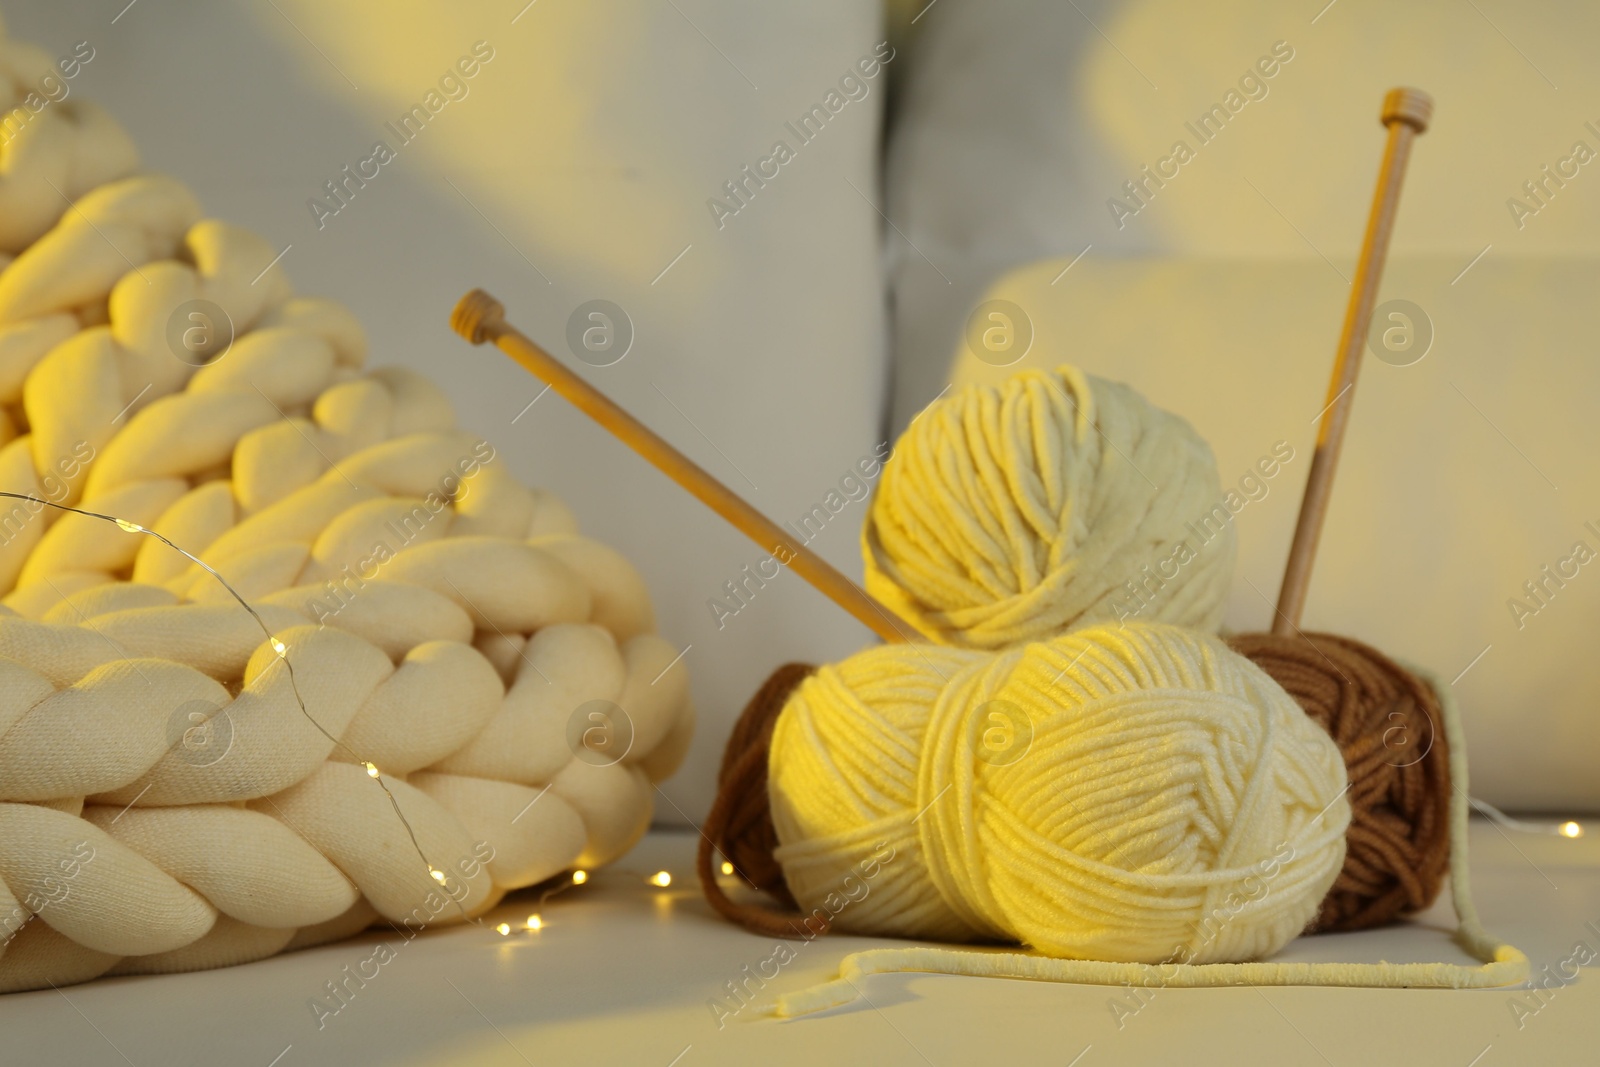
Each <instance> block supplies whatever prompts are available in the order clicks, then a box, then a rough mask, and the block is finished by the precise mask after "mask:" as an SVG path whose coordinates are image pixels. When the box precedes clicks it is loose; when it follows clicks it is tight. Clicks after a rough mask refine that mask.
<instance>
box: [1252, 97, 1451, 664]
mask: <svg viewBox="0 0 1600 1067" xmlns="http://www.w3.org/2000/svg"><path fill="white" fill-rule="evenodd" d="M1432 115H1433V98H1432V97H1430V96H1429V95H1428V94H1427V93H1425V92H1423V91H1422V90H1420V89H1391V90H1389V93H1388V95H1387V96H1385V97H1384V98H1383V112H1382V114H1381V116H1380V117H1381V118H1382V121H1383V124H1384V125H1385V126H1387V127H1388V128H1389V141H1388V144H1387V146H1385V148H1384V150H1383V164H1382V166H1381V167H1379V169H1378V188H1377V191H1376V192H1375V193H1374V194H1373V197H1372V213H1371V214H1370V215H1369V216H1368V217H1367V232H1366V236H1365V237H1364V238H1363V239H1362V242H1361V258H1360V260H1359V261H1358V262H1357V263H1356V277H1355V281H1354V282H1353V283H1352V284H1351V286H1350V305H1349V307H1347V308H1346V309H1345V313H1344V332H1343V333H1342V334H1340V336H1339V348H1338V351H1337V352H1336V353H1335V355H1334V362H1333V380H1332V381H1331V382H1330V383H1329V384H1328V406H1327V407H1326V408H1324V409H1323V412H1322V425H1321V426H1320V428H1319V429H1318V430H1317V449H1316V452H1315V453H1314V454H1313V455H1312V457H1311V471H1310V473H1309V474H1308V475H1307V476H1306V492H1305V497H1304V498H1303V499H1302V500H1301V501H1300V519H1299V522H1297V523H1296V524H1295V528H1294V541H1293V542H1292V543H1291V544H1290V546H1289V563H1288V566H1286V567H1285V568H1284V572H1283V589H1282V590H1281V591H1280V592H1279V594H1278V610H1277V614H1276V616H1275V617H1274V618H1273V620H1272V632H1273V633H1275V634H1277V635H1279V636H1280V637H1287V636H1289V635H1290V634H1293V633H1297V632H1298V631H1299V629H1300V615H1301V612H1302V611H1303V610H1304V609H1305V603H1306V588H1307V586H1309V585H1310V584H1311V563H1312V560H1313V559H1314V558H1315V556H1316V554H1317V540H1318V539H1319V538H1320V537H1321V536H1322V523H1323V519H1324V518H1326V517H1327V513H1328V496H1329V494H1330V493H1331V492H1332V491H1333V474H1334V469H1335V468H1336V467H1337V466H1338V465H1339V449H1340V448H1341V447H1342V446H1343V445H1344V432H1345V427H1346V426H1347V425H1348V424H1349V421H1350V406H1351V403H1352V401H1353V400H1354V399H1355V388H1356V372H1357V371H1359V370H1360V369H1361V349H1362V347H1363V346H1364V345H1365V344H1366V343H1367V330H1368V327H1369V326H1370V325H1371V323H1372V305H1373V302H1374V301H1376V300H1377V297H1378V283H1379V282H1380V281H1381V280H1382V278H1383V264H1384V260H1385V259H1386V258H1387V257H1388V254H1389V234H1390V232H1391V231H1392V230H1393V229H1394V217H1395V212H1396V211H1397V210H1398V209H1399V206H1400V183H1401V182H1402V181H1403V180H1404V179H1405V176H1406V161H1407V160H1408V159H1409V158H1410V156H1411V142H1412V140H1413V139H1414V138H1415V137H1416V135H1417V134H1419V133H1422V132H1423V131H1425V130H1426V129H1427V128H1428V120H1429V119H1430V118H1431V117H1432Z"/></svg>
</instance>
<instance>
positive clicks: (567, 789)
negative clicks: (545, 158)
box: [0, 37, 693, 991]
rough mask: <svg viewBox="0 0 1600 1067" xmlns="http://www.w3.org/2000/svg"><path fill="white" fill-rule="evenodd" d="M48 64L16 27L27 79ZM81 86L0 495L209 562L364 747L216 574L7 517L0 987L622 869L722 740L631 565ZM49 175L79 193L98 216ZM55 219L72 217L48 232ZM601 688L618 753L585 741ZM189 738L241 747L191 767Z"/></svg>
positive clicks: (27, 332)
mask: <svg viewBox="0 0 1600 1067" xmlns="http://www.w3.org/2000/svg"><path fill="white" fill-rule="evenodd" d="M19 50H20V51H19ZM27 54H28V53H27V50H26V49H25V48H24V47H23V46H19V45H16V44H14V43H12V42H8V41H6V40H4V38H3V37H0V94H3V92H15V85H16V84H17V82H18V79H19V77H20V75H18V73H17V70H18V68H17V67H16V57H17V56H18V55H25V56H26V55H27ZM36 59H37V56H34V57H33V58H32V59H31V60H30V62H33V61H35V60H36ZM7 64H11V65H10V66H8V65H7ZM35 65H36V64H35ZM72 102H73V104H74V108H73V109H71V110H69V109H67V108H66V106H65V105H64V104H61V105H56V104H53V105H51V107H49V108H47V109H45V110H44V111H43V112H41V113H40V115H38V116H37V117H36V118H35V120H34V124H33V126H31V127H30V128H31V129H33V130H34V131H35V132H34V133H32V134H30V135H29V136H31V137H33V138H34V139H35V140H36V141H37V142H38V144H36V145H35V146H34V148H32V149H29V148H28V144H30V143H32V142H27V143H25V142H23V141H22V140H21V139H18V140H17V141H16V142H14V143H13V144H10V145H6V146H0V154H4V156H5V159H4V162H5V164H6V166H5V167H4V168H0V171H3V173H4V175H5V176H4V178H3V179H0V218H3V219H4V220H5V222H4V224H0V248H7V249H18V248H22V246H23V245H25V244H26V243H27V241H29V240H33V243H32V244H31V245H27V247H26V248H25V249H24V250H22V251H21V254H20V255H18V256H17V257H16V258H15V260H14V261H13V260H10V259H9V257H8V256H5V255H3V254H0V267H3V269H0V415H3V417H0V488H3V489H5V490H8V491H12V492H19V493H25V494H29V495H32V496H36V497H40V498H43V499H49V500H52V501H54V502H56V503H62V504H72V505H76V506H80V507H83V508H86V509H88V510H92V511H96V512H102V513H105V514H111V515H116V516H119V517H122V518H125V519H127V520H130V521H131V522H133V523H137V524H139V525H142V526H146V527H148V528H150V529H153V530H156V531H159V532H160V533H161V534H163V535H165V536H167V537H169V538H171V539H172V540H173V541H174V542H175V543H177V544H179V545H182V546H183V547H184V548H186V549H188V550H189V551H192V552H194V553H196V554H197V555H199V556H200V557H201V558H202V559H205V560H206V561H207V562H208V563H209V564H211V565H213V566H215V567H216V568H217V569H218V571H219V572H220V573H222V574H223V575H224V576H225V577H226V578H227V580H228V582H229V583H230V584H232V585H233V586H235V587H236V588H237V589H238V590H239V591H240V593H241V594H242V595H244V596H245V597H246V598H247V599H248V600H249V601H250V602H251V604H252V605H253V606H254V607H255V608H256V609H257V610H258V611H259V612H260V614H261V617H262V620H263V621H264V622H265V623H266V625H267V626H268V627H269V628H270V630H271V632H272V634H273V635H274V637H275V638H276V639H279V640H281V641H282V642H283V643H284V645H285V653H286V656H287V658H288V659H289V661H290V662H291V663H292V664H293V666H294V670H295V676H296V678H297V679H298V680H299V685H300V691H301V694H302V696H303V698H304V701H305V706H306V709H307V712H309V714H310V715H311V716H312V717H313V718H314V719H315V720H316V724H317V725H320V726H321V727H322V729H324V730H326V731H327V732H328V733H329V734H331V735H333V736H334V737H337V738H338V739H339V742H340V743H339V744H337V745H336V744H335V743H334V742H332V741H330V740H329V738H328V737H327V736H325V735H324V734H323V733H322V732H320V731H319V730H318V729H317V727H316V726H314V725H313V724H312V723H311V722H308V721H307V718H306V713H304V712H302V711H301V710H300V707H299V705H298V703H297V702H296V701H295V699H294V695H293V693H292V691H291V690H290V687H289V683H288V677H287V674H286V672H285V671H284V670H283V668H282V665H281V664H279V663H278V659H279V656H278V653H277V652H276V651H275V650H274V649H273V648H272V646H271V645H270V644H268V643H267V642H266V641H265V639H264V638H263V635H262V632H261V629H260V625H259V624H258V623H257V622H256V621H255V620H254V619H252V618H251V617H250V615H249V614H248V613H247V612H246V611H245V610H244V609H243V608H242V607H240V606H239V605H238V603H237V602H235V601H234V600H232V599H231V596H230V595H229V593H228V592H227V590H226V589H225V588H223V587H222V586H221V585H220V584H219V583H218V582H217V581H216V579H215V578H214V577H213V576H211V575H210V574H207V573H205V572H204V571H203V570H201V569H200V568H198V567H196V566H194V565H192V564H191V563H190V562H189V561H188V560H187V559H185V558H183V557H182V556H181V555H180V554H178V553H176V552H173V551H172V550H170V549H168V548H166V547H165V546H163V545H161V544H160V543H159V542H158V541H156V540H155V539H154V538H150V537H143V536H137V535H131V534H129V533H126V532H124V531H122V530H119V529H117V528H116V527H115V526H112V525H111V524H109V523H105V522H102V521H99V520H94V519H90V518H86V517H82V516H76V515H65V516H61V515H60V513H58V512H56V511H54V510H53V509H42V510H39V511H38V512H37V513H34V512H33V511H32V510H31V509H30V508H29V506H28V505H24V504H18V502H16V501H10V500H7V501H4V502H3V503H4V505H5V506H4V507H0V593H3V594H5V596H4V601H3V605H4V606H3V608H0V991H9V990H17V989H33V988H44V987H47V986H48V985H50V984H52V983H53V984H55V985H58V986H59V985H63V984H67V983H70V982H77V981H84V980H87V979H90V978H93V977H96V976H98V975H101V974H106V973H116V974H122V973H151V972H162V971H179V970H194V969H200V968H206V967H216V966H223V965H228V964H233V963H239V962H245V961H247V960H252V959H259V958H262V957H264V956H269V955H272V954H273V953H276V952H279V951H283V950H285V949H292V948H298V947H303V946H306V945H311V944H317V943H320V942H323V941H327V940H332V939H335V938H339V937H343V936H347V935H349V934H351V933H354V932H356V931H358V930H360V929H361V928H363V927H365V926H366V925H368V924H369V923H371V922H374V921H376V920H378V919H379V918H380V917H382V918H385V919H388V920H390V921H393V922H409V923H410V925H411V926H413V928H415V927H417V926H419V925H421V926H426V925H431V924H434V923H444V922H450V921H458V920H459V918H460V917H461V915H462V914H463V913H465V914H467V915H477V914H480V913H481V912H483V911H484V910H486V909H487V908H489V907H491V906H493V904H494V903H496V902H497V901H498V900H499V899H500V897H501V896H502V895H504V894H505V893H506V892H508V891H510V890H512V889H515V888H520V887H522V886H526V885H530V884H533V883H536V882H538V881H542V880H543V879H545V878H548V877H550V876H552V875H554V874H558V873H560V872H561V871H563V870H566V869H570V868H572V867H575V866H585V867H587V866H595V865H599V864H603V863H605V862H608V861H609V860H611V859H613V858H614V857H616V856H617V855H619V854H620V853H621V852H623V851H625V850H626V849H627V848H628V847H630V846H631V845H632V843H633V842H634V841H635V840H637V838H638V836H639V835H640V834H642V833H643V831H644V829H645V828H646V826H647V825H648V822H649V818H650V813H651V796H652V783H653V782H656V781H660V780H662V779H663V778H665V777H667V776H668V775H670V774H671V773H672V772H673V771H674V770H675V769H676V767H677V765H678V763H679V762H680V761H681V759H682V757H683V754H684V752H685V751H686V749H687V746H688V742H689V738H690V734H691V731H692V728H693V714H692V710H691V708H690V707H689V703H688V690H687V674H686V671H685V669H684V667H683V665H682V663H681V661H679V662H676V663H675V662H674V661H675V660H677V659H678V655H677V653H678V650H677V648H676V646H674V645H672V644H670V643H668V642H667V641H665V640H663V639H662V638H660V637H658V636H656V635H655V634H654V633H652V632H650V631H651V630H652V629H653V627H654V618H653V612H652V610H651V607H650V604H649V599H648V595H647V593H646V591H645V588H644V584H643V582H642V580H641V579H640V577H639V575H638V574H637V572H636V571H634V569H633V568H632V567H631V566H630V565H629V564H628V562H627V561H626V560H625V559H623V558H622V557H621V556H620V555H619V554H618V553H617V552H615V551H614V550H612V549H610V548H607V547H605V546H603V545H600V544H598V543H596V542H593V541H590V540H588V539H586V538H584V537H582V536H580V535H579V534H578V533H577V532H576V524H575V523H574V521H573V519H572V516H571V514H570V512H568V511H567V509H566V508H565V506H564V505H562V504H561V502H560V501H558V500H556V499H555V498H554V497H552V496H550V495H549V494H546V493H542V492H538V491H531V490H528V489H526V488H524V487H522V486H521V485H519V484H518V483H517V482H516V480H515V479H514V478H512V477H511V476H510V474H509V473H508V472H507V471H506V469H505V464H504V462H503V461H498V460H496V458H495V457H494V453H493V450H492V449H490V448H489V446H488V445H487V444H486V443H485V442H482V441H479V440H477V439H475V438H473V437H471V436H469V435H466V434H464V433H461V432H460V431H457V430H455V429H454V428H453V415H452V413H451V411H450V407H449V404H448V402H447V401H446V400H445V398H444V396H443V395H442V394H441V393H440V392H439V390H438V389H437V388H435V387H434V386H432V385H431V384H429V383H428V382H427V381H425V380H424V379H422V378H421V377H419V376H417V375H415V374H412V373H410V372H408V371H405V370H401V369H397V368H385V369H380V370H376V371H372V372H370V373H365V374H363V373H362V372H361V369H360V368H361V365H362V363H363V361H364V359H365V355H366V343H365V338H364V336H363V334H362V331H361V328H360V325H359V323H357V322H356V320H355V319H354V318H353V316H351V315H350V313H349V312H348V311H346V310H345V309H344V308H342V307H340V306H339V305H337V304H334V303H332V302H330V301H325V300H319V299H313V298H297V297H294V296H293V295H292V294H291V291H290V286H289V283H288V280H287V277H286V276H285V274H284V272H283V269H282V267H281V265H274V266H271V267H268V266H267V265H268V264H269V263H271V261H272V259H273V257H274V255H275V250H274V249H273V248H272V247H271V246H270V245H268V244H267V243H266V242H265V241H263V240H261V239H260V238H259V237H257V236H255V235H254V234H250V233H248V232H247V231H244V230H240V229H237V228H235V227H232V226H228V225H226V224H224V223H221V222H218V221H215V220H208V219H202V218H201V217H200V210H199V207H198V204H197V203H196V201H195V199H194V197H193V195H192V194H191V193H190V192H189V191H188V190H187V189H186V188H184V187H183V186H182V185H181V184H180V183H178V182H176V181H174V180H172V179H170V178H165V177H161V176H156V175H134V176H125V174H126V173H127V172H128V171H130V170H131V169H132V167H133V166H134V160H133V157H132V155H131V150H130V151H128V152H123V150H122V145H123V143H124V142H125V141H126V138H124V137H122V135H121V133H120V131H118V130H116V128H115V126H114V125H107V124H105V123H100V122H99V119H98V118H97V117H96V116H98V115H99V113H98V112H95V111H93V109H92V108H91V107H90V106H89V105H87V104H85V103H82V102H78V101H77V100H76V98H73V101H72ZM58 109H59V110H58ZM85 116H88V117H85ZM47 120H48V124H47ZM108 121H109V120H107V122H108ZM97 123H98V124H97ZM52 129H55V130H56V133H53V134H49V136H48V137H47V136H46V134H47V133H48V132H49V131H50V130H52ZM39 131H45V132H39ZM61 138H66V139H67V140H65V141H63V140H61ZM118 138H121V140H120V141H119V140H117V139H118ZM45 148H49V149H50V150H51V151H54V152H56V155H55V156H48V154H41V153H44V150H45ZM52 159H53V160H55V162H54V163H50V165H49V166H46V163H49V161H50V160H52ZM63 160H65V162H62V161H63ZM41 161H43V162H41ZM74 161H77V162H74ZM96 161H98V165H99V167H100V169H99V170H98V171H97V170H95V168H94V167H91V166H89V164H90V163H95V162H96ZM113 163H115V164H116V165H115V166H113V165H112V164H113ZM51 166H54V167H56V168H57V169H56V170H51V169H50V167H51ZM61 167H66V168H67V170H68V171H69V172H71V173H72V174H78V175H83V174H88V175H92V176H93V177H94V178H95V181H98V182H104V184H99V185H98V187H96V188H93V189H92V191H85V187H84V186H83V185H80V184H75V180H66V179H64V178H63V179H62V180H57V178H60V177H61V172H60V168H61ZM51 175H55V177H51ZM46 177H51V180H52V181H56V183H57V184H58V185H59V186H61V188H62V190H63V191H64V192H67V193H69V195H76V194H78V193H85V195H82V196H79V197H78V198H77V200H76V203H75V204H74V205H73V206H72V207H71V209H70V210H69V209H68V207H67V205H66V204H65V203H64V202H63V201H62V200H61V198H60V196H58V195H56V194H55V193H54V192H50V191H49V185H48V183H46V182H45V181H44V179H45V178H46ZM89 184H93V183H92V182H91V183H89ZM41 189H42V190H44V192H45V193H48V194H49V197H51V198H53V200H45V199H44V198H43V196H44V194H43V193H41V192H40V190H41ZM40 204H53V207H51V209H50V210H51V213H52V214H51V221H55V219H56V218H57V217H58V218H59V221H57V222H56V224H55V225H54V228H49V229H48V232H45V230H46V228H47V227H48V223H44V224H38V225H35V224H31V223H30V224H29V225H24V223H26V222H27V221H28V219H29V218H31V217H32V216H28V215H27V213H26V210H24V209H27V210H34V211H38V210H42V209H40V208H39V205H40ZM13 209H14V210H15V211H16V212H17V213H13ZM35 231H37V232H35ZM8 235H12V236H10V237H8ZM34 238H37V240H34ZM6 240H10V243H9V244H7V243H5V242H6ZM108 240H110V241H114V242H115V246H114V247H113V246H112V245H110V244H108ZM124 255H126V256H127V257H128V259H127V260H124V259H123V258H122V257H123V256H124ZM129 261H131V262H132V264H133V269H132V270H130V269H129ZM264 268H265V270H264V272H263V269H264ZM191 300H207V301H210V302H212V303H214V304H216V305H218V306H220V307H221V308H222V309H223V310H224V312H225V313H226V317H227V318H228V319H231V322H232V327H233V332H234V333H235V335H236V336H235V337H234V339H233V343H232V347H231V348H230V349H228V350H227V351H226V354H225V355H222V356H221V358H217V359H214V361H213V362H211V363H209V364H208V365H206V366H204V367H202V368H200V369H195V368H194V367H193V366H191V365H190V364H189V363H188V362H185V361H184V360H181V359H179V358H176V356H175V355H174V351H173V349H172V348H171V345H170V342H169V339H168V336H167V331H168V326H169V321H170V320H171V319H172V316H173V312H174V311H175V310H177V309H178V308H179V307H180V306H181V305H183V304H185V303H187V302H188V301H191ZM197 362H198V361H197ZM23 426H25V427H26V428H27V432H26V433H23V434H21V435H20V436H19V434H18V429H19V427H23ZM69 470H70V471H71V473H70V474H68V471H69ZM377 546H382V548H383V551H382V552H381V553H375V552H374V548H375V547H377ZM378 556H381V557H382V558H377V557H378ZM593 702H608V703H609V704H612V705H615V706H617V707H620V708H621V709H622V711H623V713H624V714H625V716H626V720H625V722H617V723H614V725H615V726H616V727H617V728H618V729H619V730H621V731H623V732H624V733H625V734H627V736H625V737H621V738H619V739H618V740H617V741H616V742H615V743H614V747H615V749H616V751H614V752H609V753H605V754H603V758H595V757H593V756H592V755H590V754H589V752H588V750H583V754H584V756H585V758H579V757H578V753H577V751H576V750H575V749H574V747H573V746H572V745H571V744H570V743H569V735H568V728H569V723H570V721H571V720H572V718H573V716H574V714H576V713H579V712H580V711H581V709H583V708H584V707H585V706H587V705H590V704H591V703H593ZM596 706H597V707H605V706H606V705H605V704H596ZM186 709H187V710H186ZM191 711H192V712H193V713H194V714H193V715H192V716H190V715H189V714H188V712H191ZM585 722H586V724H587V720H586V721H585ZM175 723H176V724H177V725H176V730H177V733H178V735H179V736H181V735H182V731H183V730H185V729H188V728H189V727H190V726H191V724H192V725H193V727H194V728H195V729H198V730H201V731H202V732H203V731H207V730H209V731H210V732H211V736H213V737H216V736H222V735H223V734H224V733H226V735H227V736H228V737H230V739H231V740H230V742H229V744H228V745H227V746H225V751H224V752H223V753H221V754H220V756H219V757H218V758H216V759H214V760H210V759H196V758H194V756H193V753H192V752H189V751H188V750H187V749H186V748H185V744H184V743H183V742H182V741H178V742H177V743H175V734H174V730H175V726H174V724H175ZM630 727H631V729H629V728H630ZM358 760H362V761H364V760H370V761H371V762H373V763H374V764H375V765H377V766H378V767H379V768H380V769H381V771H382V773H383V778H384V782H385V783H386V784H387V785H388V787H389V788H390V790H391V791H392V792H393V793H394V795H395V798H396V800H397V802H398V803H399V805H400V807H401V809H402V811H403V812H404V813H405V816H406V820H407V822H409V823H410V825H411V829H412V830H413V831H414V832H415V834H416V837H417V842H418V844H420V846H421V852H422V853H423V855H425V856H426V857H427V861H428V863H429V864H431V865H432V866H434V867H435V868H438V869H439V870H440V871H441V872H444V873H445V875H446V877H447V879H448V882H447V883H446V886H445V887H444V888H441V886H440V885H439V884H438V883H436V882H435V881H434V880H433V879H432V878H430V876H429V873H428V870H427V866H426V865H425V864H424V863H423V859H422V857H421V856H419V855H418V848H417V846H416V845H413V844H412V842H411V840H410V837H409V835H408V834H407V831H406V827H405V826H404V825H403V824H402V823H401V822H400V820H399V819H397V818H396V816H395V812H394V810H393V808H391V807H390V805H389V801H388V799H387V798H386V797H385V795H384V793H383V792H382V790H380V789H379V788H378V786H377V785H376V784H375V783H374V782H373V780H372V779H371V778H370V777H369V776H368V772H367V770H366V768H364V767H363V766H361V765H360V763H358V762H354V761H358ZM535 801H537V803H535ZM491 854H492V858H490V857H491ZM85 857H88V858H85ZM445 889H448V892H446V891H445Z"/></svg>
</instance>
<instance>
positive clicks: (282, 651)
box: [272, 637, 289, 659]
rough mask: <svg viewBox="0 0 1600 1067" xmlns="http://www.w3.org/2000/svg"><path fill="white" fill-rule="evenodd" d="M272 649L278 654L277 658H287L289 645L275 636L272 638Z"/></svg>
mask: <svg viewBox="0 0 1600 1067" xmlns="http://www.w3.org/2000/svg"><path fill="white" fill-rule="evenodd" d="M272 651H274V652H276V653H277V654H278V658H279V659H288V658H289V646H288V645H285V644H284V643H283V642H282V641H279V640H278V639H277V638H276V637H274V638H273V639H272Z"/></svg>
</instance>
